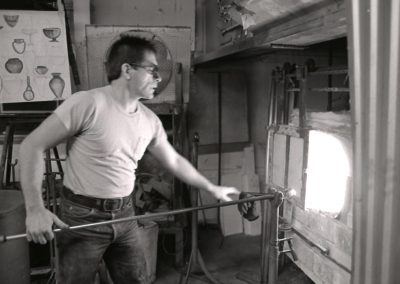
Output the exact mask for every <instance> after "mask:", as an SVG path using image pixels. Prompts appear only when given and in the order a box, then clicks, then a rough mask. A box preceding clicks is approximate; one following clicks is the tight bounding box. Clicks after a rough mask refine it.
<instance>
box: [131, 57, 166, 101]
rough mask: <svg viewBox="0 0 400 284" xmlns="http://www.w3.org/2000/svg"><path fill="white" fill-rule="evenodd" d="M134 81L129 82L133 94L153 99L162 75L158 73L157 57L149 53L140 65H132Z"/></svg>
mask: <svg viewBox="0 0 400 284" xmlns="http://www.w3.org/2000/svg"><path fill="white" fill-rule="evenodd" d="M131 66H132V69H133V70H132V71H131V72H132V79H131V80H130V81H129V83H128V84H129V89H130V90H131V93H133V94H134V95H135V96H138V97H139V98H143V99H152V98H153V97H154V91H155V89H156V88H157V85H158V83H159V82H161V77H160V74H159V73H158V72H157V70H158V65H157V59H156V55H155V54H154V53H153V52H150V51H147V52H145V54H144V57H143V61H142V62H140V63H133V62H132V63H131Z"/></svg>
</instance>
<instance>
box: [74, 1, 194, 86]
mask: <svg viewBox="0 0 400 284" xmlns="http://www.w3.org/2000/svg"><path fill="white" fill-rule="evenodd" d="M67 1H69V2H70V1H72V2H73V8H72V9H73V16H71V17H70V19H71V22H72V23H73V25H71V26H72V28H71V30H72V31H73V36H72V40H73V44H74V49H75V54H76V57H77V61H78V69H79V74H80V81H81V83H80V85H78V86H76V88H74V89H75V90H86V89H88V75H87V74H88V70H87V58H86V57H87V50H86V34H85V26H86V25H116V26H151V27H159V26H162V27H166V26H169V27H173V26H180V27H190V28H192V38H194V25H195V16H194V14H195V4H194V3H195V0H146V1H141V0H113V1H109V0H67ZM190 48H191V49H192V50H193V49H194V41H192V43H191V47H190Z"/></svg>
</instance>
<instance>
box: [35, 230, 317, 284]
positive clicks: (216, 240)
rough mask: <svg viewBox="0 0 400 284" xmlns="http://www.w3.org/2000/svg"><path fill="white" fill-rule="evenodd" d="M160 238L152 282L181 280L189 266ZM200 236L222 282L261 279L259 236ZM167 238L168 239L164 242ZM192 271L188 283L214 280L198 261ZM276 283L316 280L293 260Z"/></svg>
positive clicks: (213, 270) (45, 280) (234, 283)
mask: <svg viewBox="0 0 400 284" xmlns="http://www.w3.org/2000/svg"><path fill="white" fill-rule="evenodd" d="M159 238H161V239H160V240H159V242H158V250H157V252H158V256H157V272H156V280H155V282H154V283H153V284H178V283H179V279H180V277H181V275H184V274H185V272H186V267H181V268H178V267H176V265H175V256H174V255H172V254H171V252H172V250H173V249H171V248H169V247H168V245H169V243H170V242H169V241H168V239H164V240H163V239H162V238H163V236H162V235H161V236H159ZM198 239H199V249H200V252H201V255H202V256H203V259H204V262H205V264H206V266H207V268H208V270H209V272H210V273H211V275H212V276H213V277H214V278H215V279H217V280H218V281H219V282H221V283H223V284H244V283H250V284H258V283H259V275H260V237H254V236H246V235H244V234H237V235H232V236H227V237H224V238H222V237H221V234H220V233H219V231H218V230H217V229H215V228H209V227H208V228H204V227H199V238H198ZM165 240H167V241H166V242H164V241H165ZM221 242H222V245H221ZM171 243H173V241H172V242H171ZM189 249H190V248H189ZM187 255H188V253H187ZM187 258H188V257H187ZM191 271H192V274H191V277H190V278H189V281H188V284H204V283H211V282H209V281H207V278H206V277H205V276H204V273H203V272H202V270H201V269H200V267H199V266H198V265H196V266H195V267H193V268H192V270H191ZM243 277H244V278H243ZM243 279H246V281H244V280H243ZM31 283H33V284H45V283H48V275H43V276H42V277H39V278H36V279H34V280H33V279H32V281H31ZM96 283H112V281H105V282H104V281H96ZM277 284H313V282H312V281H311V280H310V279H309V278H307V277H306V276H305V275H304V274H303V273H302V271H301V270H299V269H298V268H297V267H296V266H295V265H294V264H292V263H289V264H288V265H286V266H285V267H284V269H282V272H281V273H280V275H279V279H278V283H277Z"/></svg>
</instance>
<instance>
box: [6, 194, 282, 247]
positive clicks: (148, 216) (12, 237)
mask: <svg viewBox="0 0 400 284" xmlns="http://www.w3.org/2000/svg"><path fill="white" fill-rule="evenodd" d="M275 196H276V194H274V193H265V194H260V196H254V197H250V198H246V199H239V200H233V201H228V202H222V203H215V204H209V205H203V206H196V207H188V208H182V209H176V210H171V211H167V212H160V213H151V214H145V215H139V216H130V217H125V218H120V219H115V220H108V221H102V222H95V223H88V224H83V225H77V226H71V227H69V228H67V229H60V228H56V229H53V232H54V233H60V232H62V231H74V230H79V229H85V228H90V227H97V226H103V225H110V224H116V223H122V222H128V221H133V220H141V219H152V218H154V219H156V218H159V217H163V216H169V215H176V214H182V213H188V212H194V211H199V210H205V209H211V208H217V207H225V206H230V205H234V204H239V203H245V202H254V201H259V200H267V199H269V200H272V199H274V198H275ZM20 238H26V234H17V235H8V236H7V235H0V243H4V242H6V241H11V240H15V239H20Z"/></svg>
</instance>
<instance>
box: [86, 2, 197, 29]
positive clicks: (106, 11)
mask: <svg viewBox="0 0 400 284" xmlns="http://www.w3.org/2000/svg"><path fill="white" fill-rule="evenodd" d="M194 2H195V1H194V0H146V1H141V0H113V1H109V0H93V1H92V5H91V7H92V8H91V21H92V24H94V25H141V26H186V27H194Z"/></svg>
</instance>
